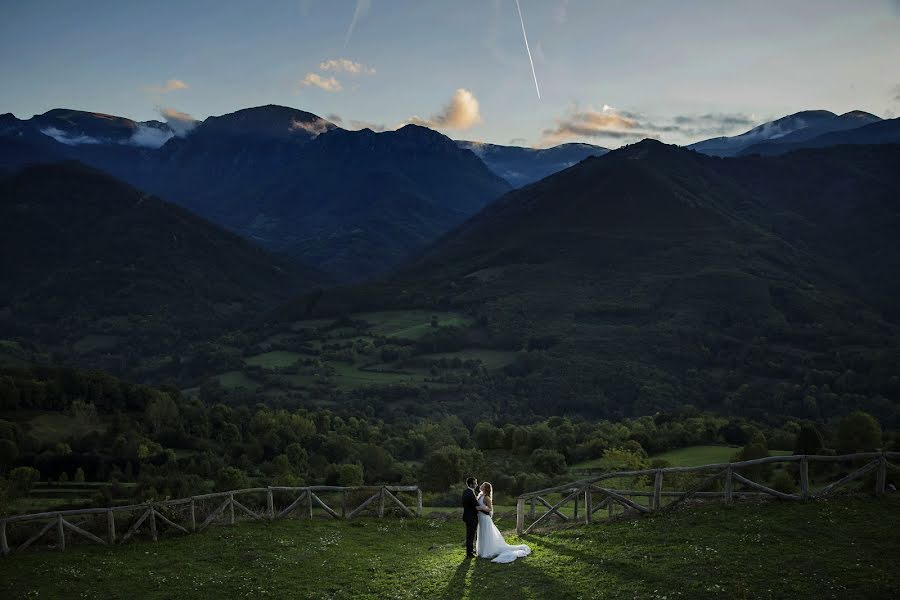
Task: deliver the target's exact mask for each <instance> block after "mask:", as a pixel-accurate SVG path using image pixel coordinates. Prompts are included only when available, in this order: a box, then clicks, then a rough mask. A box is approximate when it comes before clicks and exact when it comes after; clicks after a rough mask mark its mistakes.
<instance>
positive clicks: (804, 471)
mask: <svg viewBox="0 0 900 600" xmlns="http://www.w3.org/2000/svg"><path fill="white" fill-rule="evenodd" d="M800 498H802V499H803V500H808V499H809V459H808V458H806V455H805V454H804V455H803V458H801V459H800Z"/></svg>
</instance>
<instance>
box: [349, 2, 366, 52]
mask: <svg viewBox="0 0 900 600" xmlns="http://www.w3.org/2000/svg"><path fill="white" fill-rule="evenodd" d="M371 6H372V0H356V10H354V11H353V20H352V21H350V27H348V28H347V35H346V36H344V48H346V47H347V44H349V43H350V38H351V37H353V30H354V29H356V23H357V21H359V20H360V19H361V18H363V17H365V16H366V13H367V12H369V7H371Z"/></svg>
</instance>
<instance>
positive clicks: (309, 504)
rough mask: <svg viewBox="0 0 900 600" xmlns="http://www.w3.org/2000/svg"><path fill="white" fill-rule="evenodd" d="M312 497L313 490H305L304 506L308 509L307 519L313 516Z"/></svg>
mask: <svg viewBox="0 0 900 600" xmlns="http://www.w3.org/2000/svg"><path fill="white" fill-rule="evenodd" d="M312 497H313V492H312V490H311V489H308V490H306V508H307V509H308V512H309V520H310V521H312V518H313V515H312Z"/></svg>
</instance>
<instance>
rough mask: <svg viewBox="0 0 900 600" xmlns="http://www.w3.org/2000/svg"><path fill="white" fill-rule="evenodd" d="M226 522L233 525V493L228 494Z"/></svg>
mask: <svg viewBox="0 0 900 600" xmlns="http://www.w3.org/2000/svg"><path fill="white" fill-rule="evenodd" d="M228 524H229V525H234V494H228Z"/></svg>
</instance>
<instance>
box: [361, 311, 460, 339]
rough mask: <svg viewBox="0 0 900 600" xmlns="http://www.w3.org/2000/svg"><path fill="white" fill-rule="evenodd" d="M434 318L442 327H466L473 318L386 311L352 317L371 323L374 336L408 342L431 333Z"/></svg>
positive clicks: (458, 314) (436, 312)
mask: <svg viewBox="0 0 900 600" xmlns="http://www.w3.org/2000/svg"><path fill="white" fill-rule="evenodd" d="M433 316H434V317H437V319H438V325H440V326H441V327H450V326H457V327H465V326H468V325H470V324H471V323H472V319H471V318H469V317H467V316H465V315H463V314H461V313H455V312H441V311H428V310H385V311H379V312H367V313H358V314H354V315H352V317H353V318H354V319H356V320H360V321H365V322H367V323H369V324H370V325H371V327H370V328H369V331H371V332H372V334H374V335H384V336H388V337H396V338H403V339H408V340H417V339H419V338H420V337H422V336H423V335H425V334H426V333H428V332H429V331H431V329H432V327H431V317H433Z"/></svg>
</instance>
